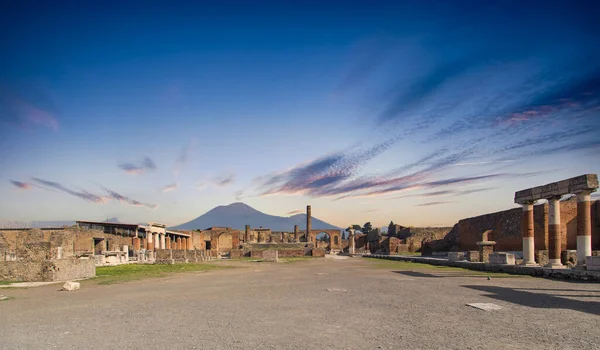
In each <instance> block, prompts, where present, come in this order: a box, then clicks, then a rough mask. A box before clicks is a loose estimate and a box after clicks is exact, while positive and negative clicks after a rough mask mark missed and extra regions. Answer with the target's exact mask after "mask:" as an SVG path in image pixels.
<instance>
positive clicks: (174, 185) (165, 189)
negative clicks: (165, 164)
mask: <svg viewBox="0 0 600 350" xmlns="http://www.w3.org/2000/svg"><path fill="white" fill-rule="evenodd" d="M175 189H177V183H172V184H170V185H166V186H165V187H163V188H162V191H163V192H170V191H173V190H175Z"/></svg>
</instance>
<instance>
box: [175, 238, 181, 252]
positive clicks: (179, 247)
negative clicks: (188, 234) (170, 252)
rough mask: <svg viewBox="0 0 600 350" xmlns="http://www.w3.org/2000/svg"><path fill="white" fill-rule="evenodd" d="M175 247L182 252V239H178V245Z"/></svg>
mask: <svg viewBox="0 0 600 350" xmlns="http://www.w3.org/2000/svg"><path fill="white" fill-rule="evenodd" d="M175 246H176V247H177V248H176V249H178V250H181V237H177V243H176V245H175Z"/></svg>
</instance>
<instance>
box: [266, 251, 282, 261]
mask: <svg viewBox="0 0 600 350" xmlns="http://www.w3.org/2000/svg"><path fill="white" fill-rule="evenodd" d="M262 259H263V261H270V262H277V261H279V255H278V252H277V251H276V250H264V251H263V252H262Z"/></svg>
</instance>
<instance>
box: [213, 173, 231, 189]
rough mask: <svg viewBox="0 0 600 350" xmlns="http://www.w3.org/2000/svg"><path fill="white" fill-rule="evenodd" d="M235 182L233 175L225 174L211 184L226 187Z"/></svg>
mask: <svg viewBox="0 0 600 350" xmlns="http://www.w3.org/2000/svg"><path fill="white" fill-rule="evenodd" d="M234 182H235V175H234V174H227V175H224V176H220V177H217V178H215V179H214V181H213V183H214V184H215V185H217V186H219V187H226V186H229V185H231V184H233V183H234Z"/></svg>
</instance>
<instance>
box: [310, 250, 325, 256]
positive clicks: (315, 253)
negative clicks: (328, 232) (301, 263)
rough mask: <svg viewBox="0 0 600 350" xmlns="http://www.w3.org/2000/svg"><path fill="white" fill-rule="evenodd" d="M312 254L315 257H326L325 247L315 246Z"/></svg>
mask: <svg viewBox="0 0 600 350" xmlns="http://www.w3.org/2000/svg"><path fill="white" fill-rule="evenodd" d="M311 255H312V256H313V257H315V258H324V257H325V249H321V248H313V249H312V252H311Z"/></svg>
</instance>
